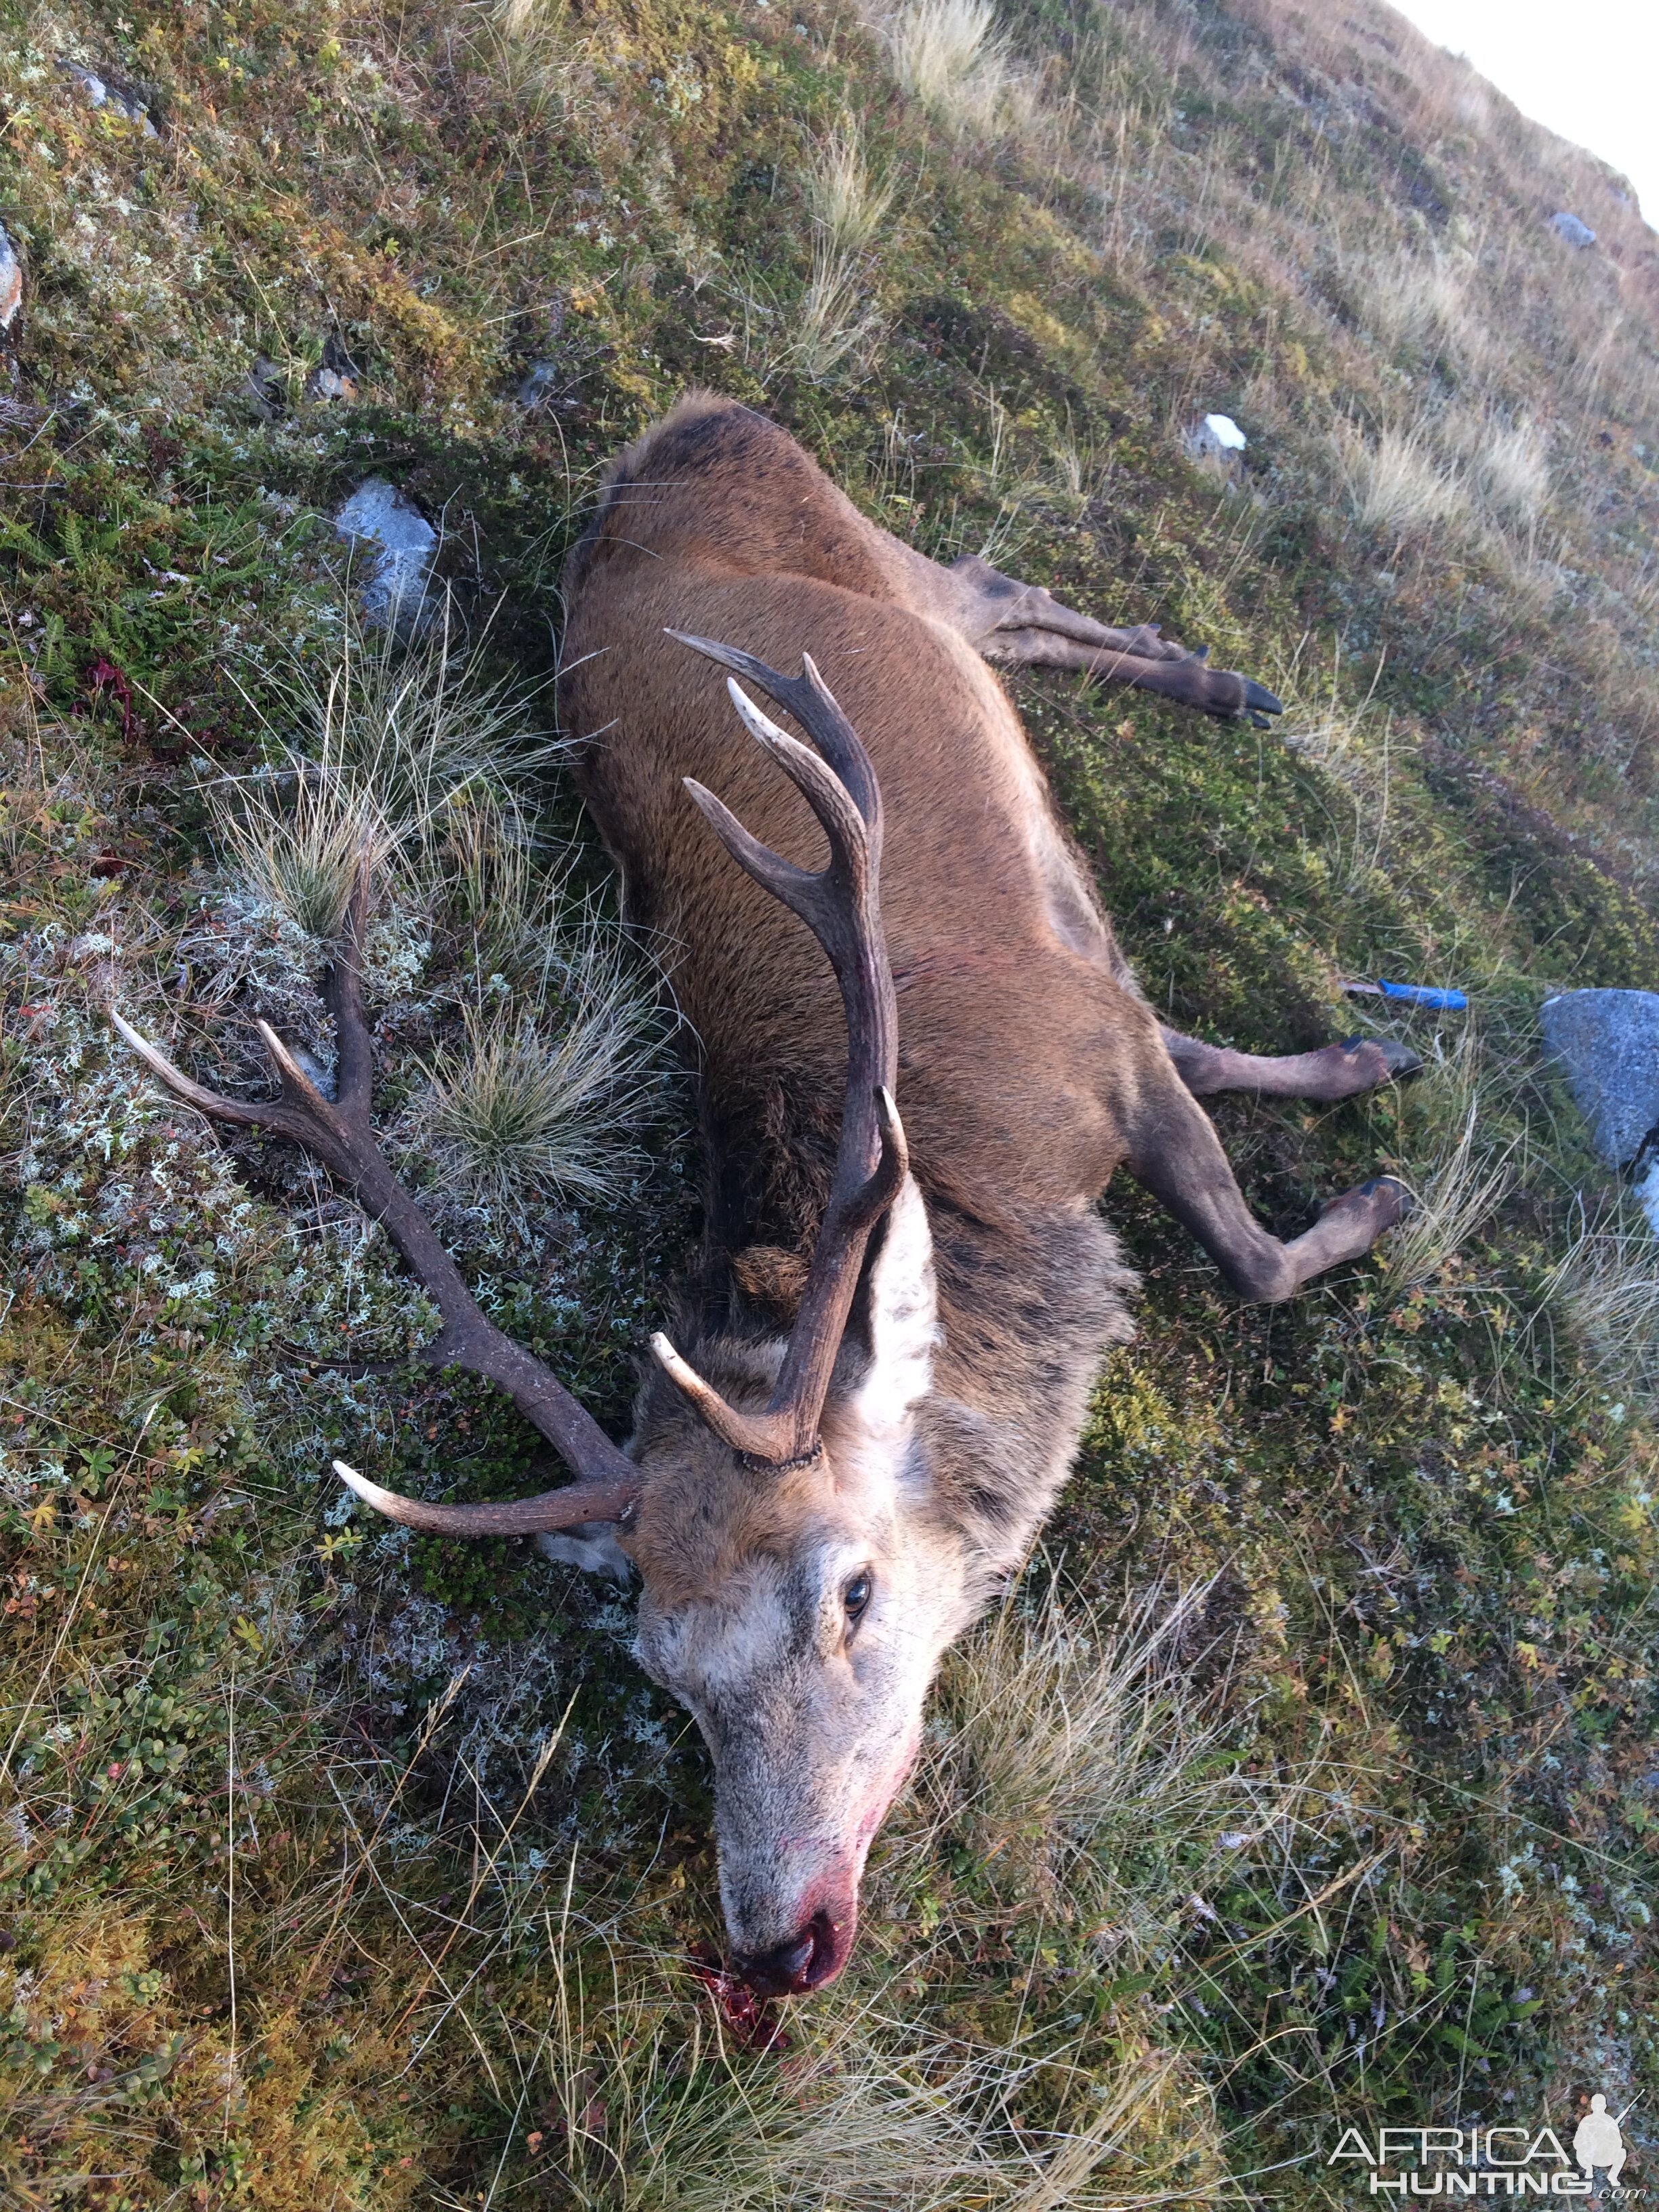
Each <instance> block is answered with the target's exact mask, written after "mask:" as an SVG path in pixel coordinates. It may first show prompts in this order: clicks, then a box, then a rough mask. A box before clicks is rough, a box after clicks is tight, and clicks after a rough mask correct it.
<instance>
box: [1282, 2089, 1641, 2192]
mask: <svg viewBox="0 0 1659 2212" xmlns="http://www.w3.org/2000/svg"><path fill="white" fill-rule="evenodd" d="M1624 2117H1625V2114H1624V2113H1623V2112H1620V2113H1619V2114H1618V2116H1617V2117H1616V2118H1615V2117H1614V2115H1613V2113H1611V2112H1609V2111H1608V2110H1607V2099H1606V2098H1605V2097H1604V2096H1602V2095H1601V2093H1600V2092H1599V2091H1598V2093H1596V2094H1595V2096H1594V2097H1592V2098H1591V2099H1590V2105H1589V2112H1586V2113H1585V2115H1584V2117H1583V2119H1582V2120H1580V2121H1579V2123H1578V2125H1577V2129H1576V2130H1575V2131H1574V2134H1573V2138H1572V2153H1571V2156H1569V2155H1568V2154H1567V2151H1566V2149H1565V2147H1564V2146H1563V2144H1562V2142H1561V2138H1560V2136H1559V2135H1557V2133H1556V2132H1555V2130H1554V2129H1553V2128H1551V2127H1540V2126H1536V2125H1534V2126H1531V2127H1519V2126H1516V2127H1493V2128H1482V2127H1474V2128H1379V2129H1378V2130H1376V2133H1375V2134H1374V2135H1371V2136H1366V2135H1364V2133H1363V2132H1362V2131H1361V2130H1359V2129H1358V2128H1357V2127H1348V2128H1345V2129H1344V2130H1343V2132H1342V2136H1341V2139H1340V2142H1338V2143H1337V2146H1336V2148H1335V2149H1334V2151H1332V2153H1331V2154H1330V2155H1329V2157H1328V2159H1327V2160H1326V2161H1325V2163H1326V2165H1327V2166H1340V2165H1343V2164H1346V2163H1349V2162H1352V2164H1353V2165H1354V2166H1356V2167H1357V2168H1358V2169H1359V2170H1358V2171H1357V2172H1355V2173H1354V2174H1353V2176H1352V2179H1353V2180H1354V2182H1355V2183H1356V2185H1358V2186H1360V2187H1361V2188H1363V2189H1364V2192H1365V2194H1366V2195H1367V2196H1370V2197H1382V2196H1393V2197H1440V2198H1442V2199H1444V2198H1446V2197H1510V2198H1515V2197H1590V2196H1592V2195H1594V2194H1595V2185H1596V2184H1595V2177H1596V2174H1597V2172H1601V2173H1602V2174H1603V2175H1605V2177H1606V2187H1607V2190H1608V2191H1612V2192H1616V2193H1617V2194H1618V2196H1620V2197H1621V2198H1623V2197H1630V2196H1631V2195H1632V2194H1635V2195H1637V2196H1642V2195H1644V2194H1645V2193H1646V2192H1645V2191H1640V2190H1638V2191H1634V2192H1632V2191H1630V2190H1627V2189H1625V2188H1622V2187H1620V2179H1619V2178H1620V2174H1621V2173H1622V2172H1624V2169H1625V2160H1626V2155H1627V2154H1626V2149H1625V2142H1624V2138H1623V2136H1621V2135H1620V2130H1619V2123H1620V2120H1622V2119H1623V2118H1624Z"/></svg>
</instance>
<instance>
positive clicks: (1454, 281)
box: [1352, 254, 1474, 350]
mask: <svg viewBox="0 0 1659 2212" xmlns="http://www.w3.org/2000/svg"><path fill="white" fill-rule="evenodd" d="M1468 283H1469V267H1468V264H1467V262H1465V261H1463V260H1462V259H1451V258H1447V257H1445V256H1443V255H1440V254H1436V255H1435V256H1433V258H1431V259H1429V260H1426V261H1425V260H1420V259H1418V258H1414V257H1412V256H1409V255H1402V256H1401V257H1399V258H1396V259H1393V260H1372V261H1370V262H1368V263H1365V264H1363V265H1362V267H1361V269H1360V270H1358V271H1357V272H1356V273H1355V275H1354V276H1353V278H1352V289H1353V292H1354V295H1355V298H1356V302H1357V305H1358V313H1359V317H1360V319H1361V321H1362V322H1363V323H1364V325H1365V327H1366V328H1367V329H1368V330H1369V331H1371V332H1372V334H1373V335H1374V336H1375V337H1378V338H1380V339H1382V340H1383V343H1385V344H1387V345H1389V346H1409V347H1413V348H1420V347H1423V346H1425V345H1427V344H1431V343H1442V344H1455V345H1456V346H1457V347H1458V348H1459V349H1461V350H1468V349H1469V347H1470V345H1471V343H1472V341H1473V338H1474V323H1473V319H1472V313H1471V308H1470V303H1469V292H1468Z"/></svg>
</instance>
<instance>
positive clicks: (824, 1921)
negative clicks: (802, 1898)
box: [738, 1898, 858, 1997]
mask: <svg viewBox="0 0 1659 2212" xmlns="http://www.w3.org/2000/svg"><path fill="white" fill-rule="evenodd" d="M857 1929H858V1905H857V1904H856V1903H855V1902H854V1900H853V1899H850V1898H849V1899H848V1900H847V1902H846V1903H845V1904H843V1905H840V1906H839V1907H836V1906H834V1905H820V1906H819V1907H818V1909H817V1911H816V1912H815V1913H814V1914H813V1915H812V1917H811V1919H810V1920H809V1921H808V1922H807V1923H806V1925H805V1927H804V1928H803V1929H801V1930H800V1932H799V1935H797V1936H792V1937H791V1938H790V1939H789V1941H788V1942H784V1943H779V1944H777V1945H776V1946H775V1948H773V1949H771V1950H769V1951H760V1952H752V1953H748V1954H745V1953H743V1952H739V1953H738V1972H739V1973H740V1974H741V1975H742V1977H743V1978H744V1981H745V1982H747V1983H748V1984H749V1986H750V1989H751V1990H754V1992H755V1994H756V1996H762V1997H804V1996H810V1995H811V1992H812V1991H813V1990H821V1989H822V1988H823V1986H824V1984H825V1983H826V1982H833V1981H834V1980H835V1978H836V1975H837V1974H838V1973H840V1972H841V1970H842V1967H843V1966H845V1965H846V1964H847V1961H848V1959H849V1958H850V1957H851V1956H852V1953H853V1939H854V1935H855V1934H856V1932H857Z"/></svg>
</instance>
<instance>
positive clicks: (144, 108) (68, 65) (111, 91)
mask: <svg viewBox="0 0 1659 2212" xmlns="http://www.w3.org/2000/svg"><path fill="white" fill-rule="evenodd" d="M58 68H59V69H60V70H63V72H64V75H65V76H68V77H71V78H73V80H74V82H76V84H78V85H79V86H80V88H81V89H82V92H83V93H84V94H86V96H87V106H88V107H108V108H112V109H113V110H114V112H115V113H116V114H117V115H118V116H120V117H122V118H123V119H124V120H125V121H126V122H128V123H137V125H140V126H141V128H142V129H143V134H144V136H145V137H146V138H156V137H160V136H161V133H160V132H159V131H157V130H156V128H155V124H154V123H152V122H151V120H150V115H149V102H148V101H147V100H145V99H144V98H143V94H141V93H139V92H138V91H137V89H136V88H134V87H133V86H131V85H130V84H123V83H122V82H120V80H119V79H118V78H116V77H108V76H100V74H99V72H98V71H97V70H93V69H88V67H87V66H86V64H84V63H83V62H72V61H68V60H66V59H65V58H64V57H63V56H62V55H61V54H60V55H59V56H58Z"/></svg>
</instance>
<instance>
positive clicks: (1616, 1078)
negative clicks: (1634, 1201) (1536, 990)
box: [1539, 991, 1659, 1168]
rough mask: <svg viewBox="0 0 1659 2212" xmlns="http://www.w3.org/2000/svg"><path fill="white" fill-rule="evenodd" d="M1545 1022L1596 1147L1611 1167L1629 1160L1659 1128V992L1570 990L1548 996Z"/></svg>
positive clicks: (1547, 1039)
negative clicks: (1555, 995)
mask: <svg viewBox="0 0 1659 2212" xmlns="http://www.w3.org/2000/svg"><path fill="white" fill-rule="evenodd" d="M1539 1022H1540V1024H1541V1027H1542V1029H1543V1032H1544V1046H1545V1049H1546V1050H1547V1052H1548V1054H1549V1055H1550V1057H1551V1059H1552V1060H1559V1062H1560V1064H1561V1066H1563V1067H1564V1068H1565V1071H1566V1077H1567V1081H1568V1082H1569V1083H1570V1084H1571V1086H1572V1095H1573V1097H1574V1098H1575V1100H1576V1101H1577V1105H1578V1109H1579V1111H1580V1112H1581V1113H1582V1114H1583V1116H1584V1119H1585V1120H1586V1121H1588V1122H1589V1126H1590V1139H1591V1142H1592V1143H1593V1144H1594V1145H1595V1149H1596V1152H1598V1153H1599V1154H1600V1156H1601V1158H1602V1159H1604V1160H1605V1161H1606V1162H1607V1165H1608V1166H1609V1167H1614V1168H1622V1167H1625V1166H1626V1165H1628V1164H1629V1163H1630V1162H1631V1161H1632V1160H1633V1159H1634V1158H1636V1155H1637V1153H1638V1152H1639V1151H1640V1150H1641V1148H1642V1141H1643V1139H1644V1138H1645V1137H1647V1136H1648V1135H1650V1133H1652V1131H1653V1130H1654V1129H1656V1128H1659V992H1654V991H1563V992H1562V993H1561V994H1560V995H1559V997H1557V998H1553V999H1546V1000H1545V1001H1544V1004H1543V1006H1542V1009H1541V1012H1540V1014H1539Z"/></svg>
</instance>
